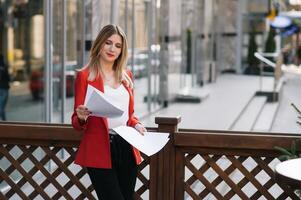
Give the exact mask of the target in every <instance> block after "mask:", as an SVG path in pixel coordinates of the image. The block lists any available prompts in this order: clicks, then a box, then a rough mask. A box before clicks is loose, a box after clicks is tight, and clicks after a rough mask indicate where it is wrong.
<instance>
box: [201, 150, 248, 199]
mask: <svg viewBox="0 0 301 200" xmlns="http://www.w3.org/2000/svg"><path fill="white" fill-rule="evenodd" d="M203 158H204V159H205V160H206V161H207V162H208V164H209V165H210V166H211V168H212V169H213V170H214V171H215V172H216V173H217V174H218V175H219V176H220V177H221V178H222V179H223V180H224V181H225V182H226V183H227V184H228V186H229V187H230V188H232V190H234V191H235V193H236V194H237V195H238V196H239V197H240V198H242V199H248V197H247V196H246V195H245V194H244V193H243V192H242V191H241V190H240V189H239V188H238V187H237V186H236V184H235V183H234V182H233V181H232V180H231V179H230V178H229V177H228V176H227V174H226V173H225V172H224V171H223V170H222V169H221V168H220V167H219V166H218V165H217V164H216V163H215V162H214V160H212V159H211V158H210V157H209V156H206V155H204V156H203Z"/></svg>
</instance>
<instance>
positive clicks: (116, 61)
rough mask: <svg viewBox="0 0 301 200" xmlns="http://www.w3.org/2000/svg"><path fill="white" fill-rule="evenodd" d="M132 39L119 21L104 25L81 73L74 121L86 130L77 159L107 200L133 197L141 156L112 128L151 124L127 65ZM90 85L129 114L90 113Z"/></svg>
mask: <svg viewBox="0 0 301 200" xmlns="http://www.w3.org/2000/svg"><path fill="white" fill-rule="evenodd" d="M127 51H128V49H127V40H126V37H125V34H124V32H123V31H122V29H121V28H120V27H119V26H116V25H111V24H110V25H107V26H105V27H103V28H102V30H101V31H100V32H99V34H98V36H97V37H96V39H95V41H94V42H93V45H92V49H91V52H90V60H89V63H88V65H87V66H86V67H84V68H83V69H82V70H80V71H79V72H78V73H77V77H76V81H75V103H74V113H73V115H72V125H73V127H74V128H75V129H76V130H80V131H83V132H84V134H83V138H82V140H81V143H80V146H79V149H78V152H77V154H76V158H75V163H76V164H79V165H81V166H83V167H87V171H88V174H89V176H90V179H91V182H92V184H93V186H94V189H95V191H96V193H97V196H98V198H99V199H101V200H115V199H116V200H130V199H133V194H134V189H135V183H136V178H137V165H139V164H140V162H141V156H140V153H139V151H138V150H137V149H135V148H134V147H132V146H131V145H130V144H129V143H127V142H126V141H125V140H124V139H123V138H121V137H120V136H119V135H117V134H116V132H114V131H113V130H112V128H114V127H117V126H120V125H127V126H131V127H134V128H136V129H137V130H138V131H139V132H140V133H141V134H143V132H145V131H146V129H145V128H144V127H143V126H142V125H141V123H140V122H139V121H138V119H137V118H136V117H135V115H134V96H133V82H132V74H131V72H129V71H126V70H125V65H126V60H127ZM88 84H90V85H92V86H93V87H95V88H97V89H98V90H100V91H102V92H104V93H105V94H106V95H108V96H110V97H111V98H112V99H114V100H117V101H119V103H120V105H121V108H122V109H123V111H124V113H123V115H122V116H121V117H118V118H104V117H95V116H89V114H90V113H91V112H90V111H89V110H88V109H87V108H86V107H85V106H84V105H83V104H84V100H85V99H84V98H85V95H86V91H87V86H88Z"/></svg>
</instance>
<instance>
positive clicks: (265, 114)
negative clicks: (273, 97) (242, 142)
mask: <svg viewBox="0 0 301 200" xmlns="http://www.w3.org/2000/svg"><path fill="white" fill-rule="evenodd" d="M278 106H279V102H271V103H266V104H265V105H264V107H263V109H262V111H261V113H260V115H259V117H258V119H257V121H256V123H255V124H254V127H253V128H252V131H257V132H262V131H264V132H270V130H271V128H272V125H273V121H274V118H275V116H276V113H277V110H278Z"/></svg>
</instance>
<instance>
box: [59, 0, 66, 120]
mask: <svg viewBox="0 0 301 200" xmlns="http://www.w3.org/2000/svg"><path fill="white" fill-rule="evenodd" d="M62 4H63V6H62V15H63V22H62V25H63V27H62V33H61V34H62V40H63V44H62V46H63V48H62V49H61V50H62V52H61V59H62V60H61V61H62V68H61V81H60V83H61V84H60V89H61V102H62V103H61V122H62V123H64V122H65V107H66V40H67V35H66V32H67V30H66V28H67V25H66V23H67V9H66V7H67V6H66V4H67V1H62Z"/></svg>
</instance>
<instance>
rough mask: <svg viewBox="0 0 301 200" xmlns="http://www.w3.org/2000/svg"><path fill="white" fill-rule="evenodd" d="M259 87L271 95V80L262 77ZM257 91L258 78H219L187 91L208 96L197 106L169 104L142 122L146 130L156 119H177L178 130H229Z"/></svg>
mask: <svg viewBox="0 0 301 200" xmlns="http://www.w3.org/2000/svg"><path fill="white" fill-rule="evenodd" d="M262 86H263V87H262V91H272V90H273V78H272V77H263V84H262ZM259 89H260V80H259V77H258V76H245V75H234V74H224V75H220V76H219V77H218V79H217V81H216V82H215V83H211V84H207V85H205V86H204V87H198V88H193V89H192V90H191V93H192V94H195V95H198V94H200V93H204V91H207V92H208V93H209V96H208V98H206V99H204V100H203V101H202V102H201V103H198V104H195V103H173V104H171V105H170V106H169V107H168V108H166V109H162V110H160V111H159V112H157V113H155V114H153V115H151V116H148V117H146V118H143V120H142V121H143V123H145V124H146V126H155V124H154V118H155V117H156V116H178V115H180V116H181V117H182V122H181V123H180V124H179V127H180V128H189V129H212V130H229V129H230V127H231V126H232V124H233V122H234V121H235V120H237V117H238V116H239V115H240V113H241V112H242V110H243V109H244V108H245V106H246V105H247V104H248V103H249V102H250V100H251V99H252V98H253V97H254V95H255V93H256V92H257V91H259Z"/></svg>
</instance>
